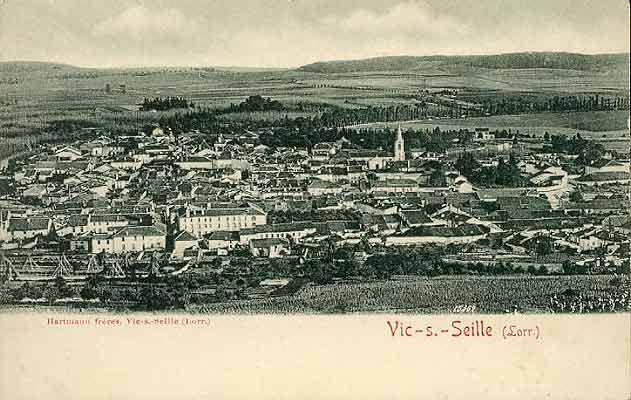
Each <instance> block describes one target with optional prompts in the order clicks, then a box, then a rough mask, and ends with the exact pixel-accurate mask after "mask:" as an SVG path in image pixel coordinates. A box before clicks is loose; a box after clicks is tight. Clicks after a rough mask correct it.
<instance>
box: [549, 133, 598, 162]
mask: <svg viewBox="0 0 631 400" xmlns="http://www.w3.org/2000/svg"><path fill="white" fill-rule="evenodd" d="M544 139H547V137H544ZM549 139H550V142H549V143H548V144H544V146H543V150H544V151H549V152H553V153H567V154H576V155H578V157H577V159H576V163H577V164H579V165H590V164H591V163H593V162H594V161H596V160H599V159H601V158H602V156H603V155H604V154H605V147H604V146H603V145H602V144H600V143H596V142H594V141H593V140H589V139H584V138H583V137H582V136H581V134H580V133H577V134H576V135H575V136H573V137H567V136H564V135H552V136H550V137H549Z"/></svg>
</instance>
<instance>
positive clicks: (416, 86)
mask: <svg viewBox="0 0 631 400" xmlns="http://www.w3.org/2000/svg"><path fill="white" fill-rule="evenodd" d="M628 79H629V78H628V76H626V75H624V74H623V75H620V74H618V73H612V72H602V71H574V70H555V69H510V70H492V69H484V68H473V67H462V66H458V67H450V68H446V67H444V66H437V65H436V64H434V63H426V64H423V63H421V64H419V68H417V69H414V70H410V71H375V72H348V73H326V74H323V73H316V72H309V71H305V70H300V69H298V70H240V69H224V70H222V69H212V68H145V69H138V68H136V69H90V68H78V67H73V66H68V65H57V64H48V63H0V139H1V140H2V141H3V144H4V146H3V148H2V149H0V159H3V158H5V157H6V156H8V155H10V154H13V153H17V152H20V151H23V150H25V149H28V148H30V147H32V146H33V145H35V144H37V143H39V142H50V141H51V140H63V139H64V138H60V137H51V136H50V134H49V133H47V130H48V128H49V126H50V124H51V123H54V122H55V121H72V122H73V123H75V126H76V127H78V128H76V129H79V128H84V127H97V128H102V129H105V130H115V131H117V130H134V129H136V128H137V127H139V126H142V125H143V124H148V123H153V122H155V121H157V120H158V119H159V118H160V116H161V115H162V114H163V113H161V112H158V113H149V112H139V113H137V112H134V111H130V110H133V107H134V106H135V105H137V104H138V103H140V102H141V101H142V99H143V97H158V96H161V97H165V96H183V97H185V98H186V99H188V100H191V101H193V102H194V103H195V104H196V105H198V106H203V107H209V108H225V107H227V106H229V105H230V104H238V103H239V102H241V101H243V100H244V99H245V98H246V97H247V96H250V95H257V94H258V95H262V96H265V97H272V98H273V99H275V100H278V101H280V102H282V103H283V104H284V105H285V106H286V107H287V108H288V111H287V112H283V113H253V114H246V115H231V116H229V117H228V118H231V119H240V120H248V119H277V118H282V117H284V116H285V115H288V116H289V117H295V116H311V115H315V114H317V113H319V112H322V111H323V110H325V109H327V108H329V107H342V108H358V107H366V106H370V105H374V106H397V105H405V104H410V103H413V102H415V101H416V100H415V99H414V98H413V97H414V96H416V95H418V94H419V93H420V92H421V91H423V90H429V91H432V92H435V91H439V90H443V89H457V90H458V91H460V93H461V94H460V95H459V98H460V100H462V101H466V100H467V96H471V98H472V99H478V100H479V99H492V98H497V97H498V96H500V97H501V96H504V95H509V96H519V95H521V94H524V95H529V96H532V95H537V96H538V95H543V96H555V95H561V96H563V95H568V94H580V93H601V94H622V93H626V92H627V91H628V84H629V80H628ZM106 86H109V88H110V90H106ZM406 125H407V126H412V125H411V124H406ZM414 126H419V127H434V126H449V127H474V126H489V127H514V128H518V129H520V130H521V131H522V132H523V133H529V134H534V135H542V134H543V132H545V131H550V132H551V133H553V132H558V133H564V132H566V133H571V132H574V131H575V129H580V130H586V131H593V132H603V133H604V134H606V135H608V137H609V136H611V137H609V139H611V138H613V137H615V136H616V135H618V136H620V132H618V131H619V130H622V129H625V128H626V117H625V114H624V112H610V113H597V112H595V113H559V114H533V115H529V116H527V115H513V116H496V117H489V118H478V119H474V118H472V119H467V120H464V119H455V120H444V119H443V120H440V122H438V121H425V122H422V123H418V124H414ZM73 133H76V132H68V135H69V136H70V135H72V134H73ZM601 136H602V135H601ZM610 145H611V148H616V149H618V148H619V149H623V148H625V143H624V142H621V141H620V139H617V140H615V141H612V142H611V143H610Z"/></svg>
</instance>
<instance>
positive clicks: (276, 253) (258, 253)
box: [250, 238, 289, 258]
mask: <svg viewBox="0 0 631 400" xmlns="http://www.w3.org/2000/svg"><path fill="white" fill-rule="evenodd" d="M250 251H251V252H252V255H253V256H254V257H267V258H277V257H283V256H284V255H285V254H288V253H289V248H288V247H287V245H286V242H284V241H283V240H281V239H276V238H273V239H255V240H252V241H251V242H250Z"/></svg>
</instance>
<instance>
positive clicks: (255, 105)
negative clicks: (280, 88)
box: [224, 95, 285, 113]
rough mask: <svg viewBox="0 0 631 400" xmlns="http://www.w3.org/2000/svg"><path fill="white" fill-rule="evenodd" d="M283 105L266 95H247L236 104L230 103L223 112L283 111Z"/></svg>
mask: <svg viewBox="0 0 631 400" xmlns="http://www.w3.org/2000/svg"><path fill="white" fill-rule="evenodd" d="M284 109H285V106H283V104H282V103H281V102H280V101H278V100H272V99H271V98H269V97H267V98H264V97H262V96H260V95H255V96H249V97H248V98H246V99H245V101H242V102H241V103H239V104H238V105H236V104H230V107H228V109H226V110H225V111H224V112H227V113H234V112H253V111H283V110H284Z"/></svg>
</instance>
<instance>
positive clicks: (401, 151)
mask: <svg viewBox="0 0 631 400" xmlns="http://www.w3.org/2000/svg"><path fill="white" fill-rule="evenodd" d="M394 161H405V142H404V141H403V132H401V124H399V127H398V128H397V136H396V138H395V139H394Z"/></svg>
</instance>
